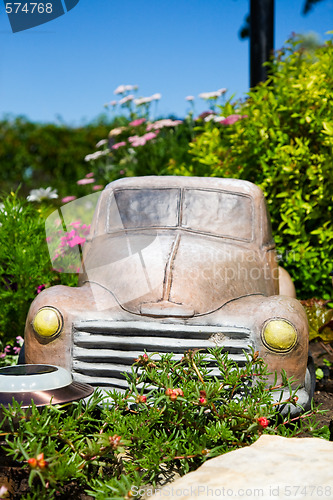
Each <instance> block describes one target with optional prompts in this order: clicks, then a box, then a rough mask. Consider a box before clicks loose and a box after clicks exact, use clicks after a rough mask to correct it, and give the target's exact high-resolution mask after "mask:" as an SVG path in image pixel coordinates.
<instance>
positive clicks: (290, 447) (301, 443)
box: [153, 435, 333, 500]
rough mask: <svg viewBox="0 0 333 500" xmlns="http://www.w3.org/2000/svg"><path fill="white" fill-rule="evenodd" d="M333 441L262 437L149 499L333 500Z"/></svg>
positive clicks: (158, 491)
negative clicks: (285, 499) (260, 499)
mask: <svg viewBox="0 0 333 500" xmlns="http://www.w3.org/2000/svg"><path fill="white" fill-rule="evenodd" d="M332 463H333V442H329V441H325V440H324V439H319V438H304V439H300V438H284V437H281V436H269V435H263V436H261V437H260V438H259V439H258V441H256V442H255V443H254V444H253V445H252V446H249V447H246V448H241V449H238V450H235V451H232V452H230V453H227V454H225V455H221V456H219V457H216V458H213V459H211V460H208V461H207V462H206V463H204V464H203V465H202V466H201V467H200V468H199V469H198V470H196V471H195V472H191V473H189V474H187V475H185V476H184V477H182V478H180V479H177V480H176V481H174V482H173V483H171V484H168V485H166V486H165V487H164V488H162V489H161V490H157V491H156V492H155V495H154V496H153V498H154V499H155V500H157V499H159V498H167V497H170V498H177V499H182V500H185V499H193V498H199V499H206V498H207V499H211V498H218V497H219V498H230V499H233V498H243V499H246V500H248V499H255V500H258V498H262V499H265V500H271V499H272V500H273V499H274V498H279V499H280V498H283V499H284V498H288V499H291V500H304V499H311V500H314V499H321V500H323V499H326V500H327V499H330V500H331V499H332V498H333V466H332Z"/></svg>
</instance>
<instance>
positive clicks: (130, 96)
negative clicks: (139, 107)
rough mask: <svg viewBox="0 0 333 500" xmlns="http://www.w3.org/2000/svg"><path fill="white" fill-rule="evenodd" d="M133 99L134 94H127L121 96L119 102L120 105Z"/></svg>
mask: <svg viewBox="0 0 333 500" xmlns="http://www.w3.org/2000/svg"><path fill="white" fill-rule="evenodd" d="M133 99H134V95H133V94H130V95H127V96H126V97H123V98H122V99H120V101H119V104H120V105H122V104H126V103H127V102H131V101H133Z"/></svg>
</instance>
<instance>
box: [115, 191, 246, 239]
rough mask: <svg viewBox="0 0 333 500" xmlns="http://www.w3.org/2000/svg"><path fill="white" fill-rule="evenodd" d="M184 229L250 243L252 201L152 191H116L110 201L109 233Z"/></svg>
mask: <svg viewBox="0 0 333 500" xmlns="http://www.w3.org/2000/svg"><path fill="white" fill-rule="evenodd" d="M158 227H161V228H163V227H182V228H184V229H187V230H190V231H195V232H200V233H205V234H213V235H214V236H221V237H226V238H235V239H240V240H246V241H249V240H251V239H252V232H253V209H252V199H251V198H250V197H249V196H247V195H242V194H238V193H230V192H226V191H218V190H208V189H183V190H181V189H179V188H160V189H159V188H155V189H154V188H150V189H119V190H115V191H114V192H113V194H112V197H111V199H110V206H109V224H108V231H109V232H115V231H120V230H122V229H145V228H158Z"/></svg>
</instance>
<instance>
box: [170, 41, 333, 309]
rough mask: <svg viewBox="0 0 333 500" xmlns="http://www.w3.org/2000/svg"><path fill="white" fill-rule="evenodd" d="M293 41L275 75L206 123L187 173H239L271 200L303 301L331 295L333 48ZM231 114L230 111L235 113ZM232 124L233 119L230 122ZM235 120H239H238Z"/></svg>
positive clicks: (180, 170) (273, 67)
mask: <svg viewBox="0 0 333 500" xmlns="http://www.w3.org/2000/svg"><path fill="white" fill-rule="evenodd" d="M299 43H300V42H299V40H298V41H290V43H289V45H288V46H287V48H285V49H283V50H281V51H280V52H278V53H277V56H276V57H275V59H274V60H273V61H272V62H271V63H270V64H269V72H270V77H269V78H268V80H267V81H266V82H265V83H262V84H260V85H258V86H257V87H255V88H254V89H252V90H251V91H250V92H249V94H248V98H247V99H246V100H245V101H244V102H241V103H231V102H227V103H226V104H225V105H224V106H222V107H221V114H222V115H223V116H225V117H227V120H226V121H225V122H223V121H222V122H221V124H219V125H216V124H213V123H212V122H209V123H204V122H202V125H201V127H197V128H196V133H197V134H198V135H197V137H196V139H195V140H194V141H193V142H192V143H191V145H190V152H191V154H192V157H193V159H192V162H191V163H190V165H187V164H185V163H184V164H182V165H179V164H178V165H177V166H176V168H175V167H174V166H172V165H171V166H170V168H169V173H177V174H181V175H200V176H220V177H236V178H241V179H246V180H249V181H252V182H254V183H256V184H257V185H259V186H260V187H261V188H262V189H263V191H264V193H265V196H266V198H267V201H268V205H269V210H270V214H271V218H272V226H273V233H274V236H275V241H276V243H277V248H278V252H279V254H280V255H281V260H282V262H281V265H282V266H283V267H285V268H286V269H287V270H288V271H289V272H290V273H291V275H292V277H293V279H294V281H295V285H296V290H297V291H298V294H299V297H300V298H307V297H312V296H314V295H316V296H320V297H323V298H326V299H328V298H329V297H330V296H331V294H332V291H331V285H330V279H329V277H328V273H329V272H330V270H331V269H332V262H333V225H332V218H333V203H332V202H333V176H332V163H333V65H332V59H333V45H332V42H331V41H329V42H327V43H326V44H325V45H323V46H321V47H319V48H318V49H316V50H315V51H311V52H307V51H306V50H304V49H303V48H300V45H299ZM230 115H231V116H230ZM228 121H229V124H228ZM233 122H234V123H233Z"/></svg>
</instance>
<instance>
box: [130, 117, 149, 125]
mask: <svg viewBox="0 0 333 500" xmlns="http://www.w3.org/2000/svg"><path fill="white" fill-rule="evenodd" d="M145 121H146V119H145V118H138V119H137V120H133V121H132V122H130V125H131V126H132V127H138V126H139V125H142V124H143V123H144V122H145Z"/></svg>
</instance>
